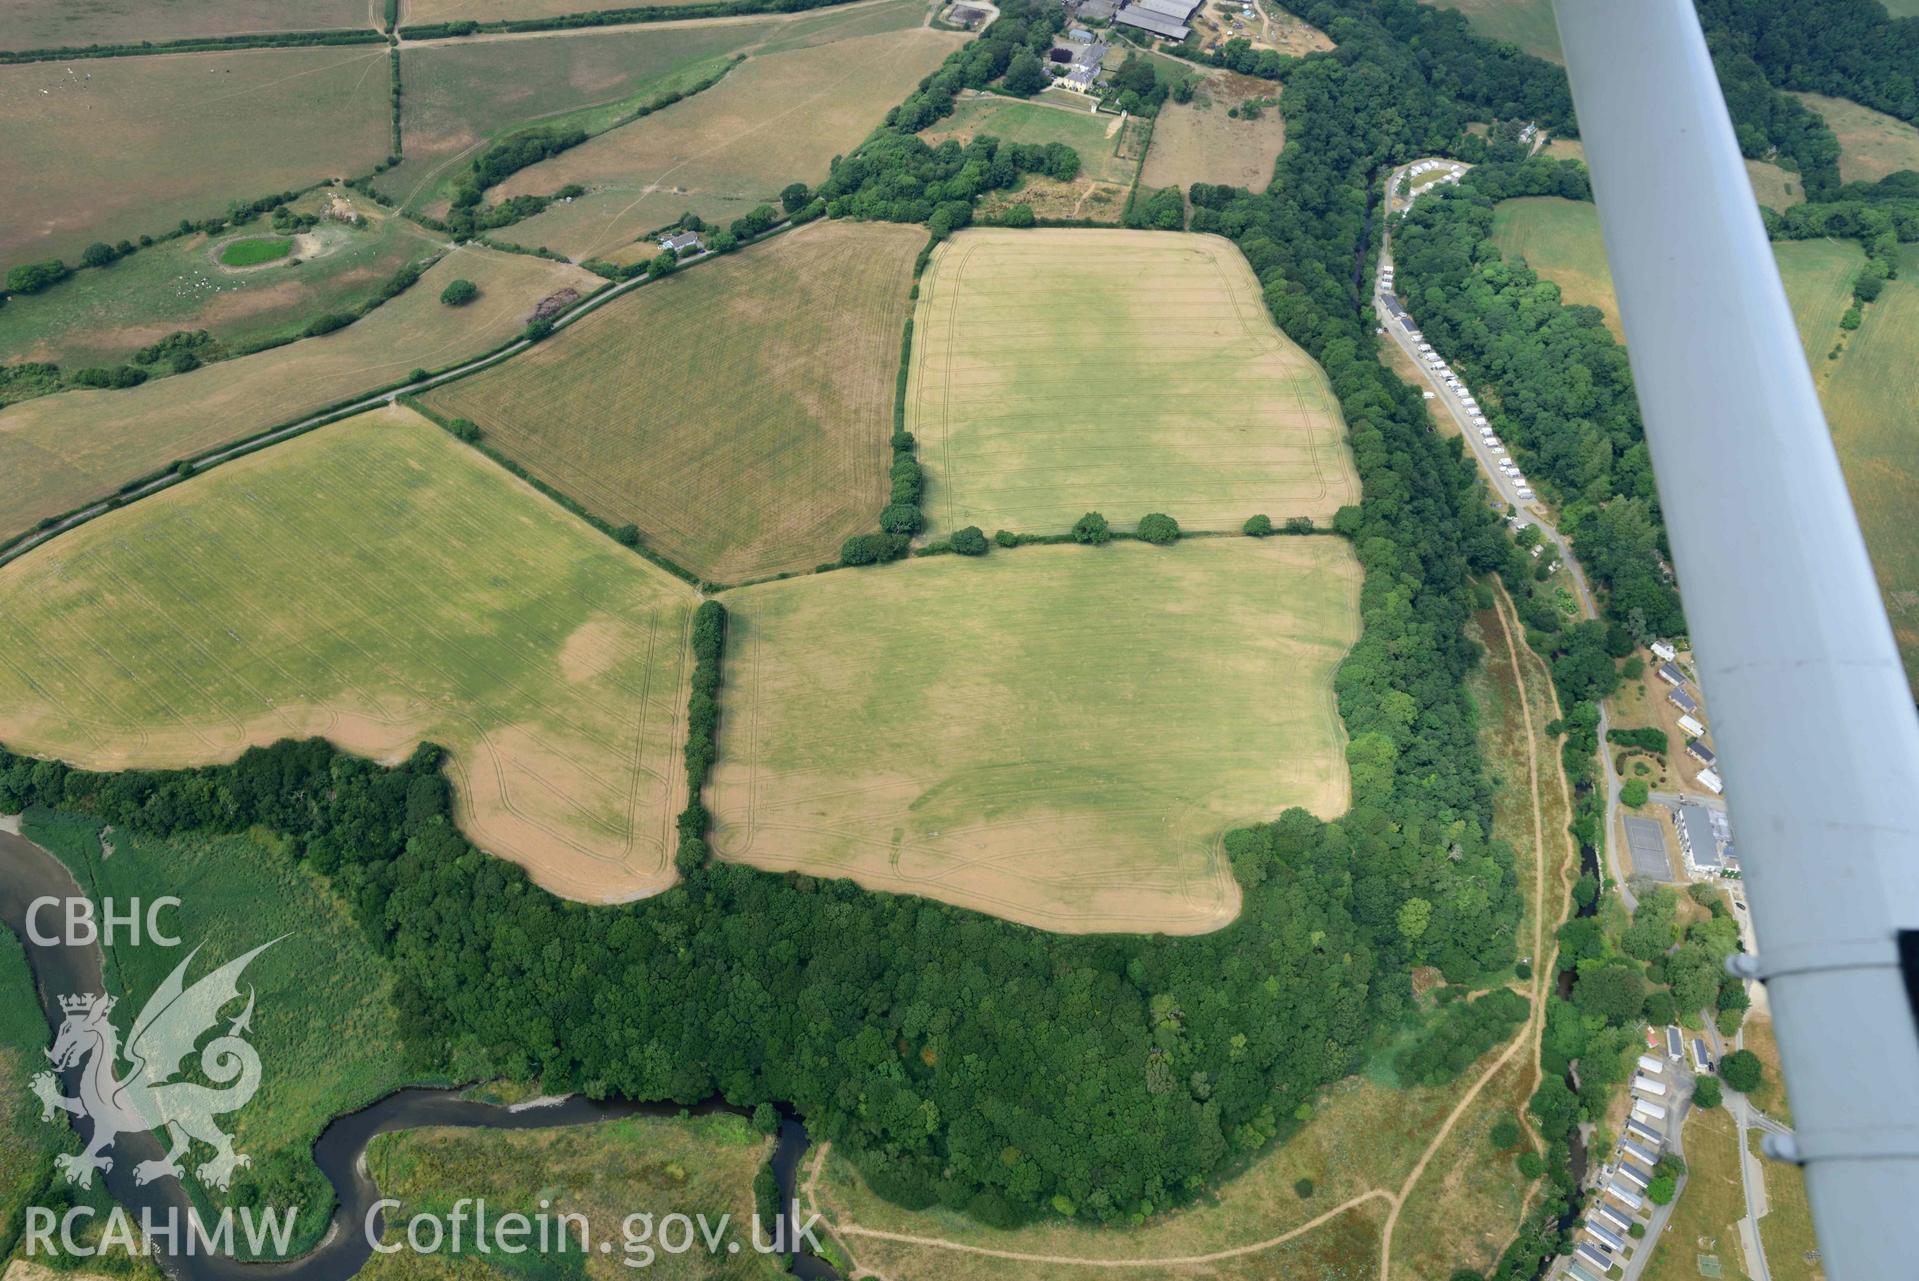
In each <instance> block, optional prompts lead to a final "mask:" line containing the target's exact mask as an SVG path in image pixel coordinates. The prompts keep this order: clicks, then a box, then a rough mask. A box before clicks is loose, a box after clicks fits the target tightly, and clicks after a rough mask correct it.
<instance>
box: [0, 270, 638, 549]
mask: <svg viewBox="0 0 1919 1281" xmlns="http://www.w3.org/2000/svg"><path fill="white" fill-rule="evenodd" d="M261 274H262V275H267V274H270V273H266V272H262V273H261ZM461 278H464V279H468V280H471V281H473V282H474V283H476V284H477V285H478V286H479V287H480V297H479V299H478V300H477V301H475V302H473V303H471V304H469V305H467V306H465V307H448V306H444V305H443V304H442V303H441V302H440V291H441V290H442V289H444V288H445V287H446V284H447V282H448V281H450V280H455V279H461ZM603 283H604V282H602V281H601V280H600V279H599V277H597V276H594V275H592V274H591V273H589V272H585V271H581V270H579V269H578V268H576V267H569V266H566V265H564V264H562V263H553V262H547V261H544V260H542V259H539V258H531V257H527V256H525V255H522V254H506V253H499V252H496V251H494V250H491V249H480V248H475V247H473V246H467V247H464V248H461V249H456V250H454V251H452V252H451V253H449V254H448V255H447V256H446V257H445V258H444V259H442V260H441V261H440V262H438V263H436V264H435V265H434V267H433V269H432V270H431V271H428V272H427V273H426V274H425V275H424V276H422V277H421V278H420V280H419V281H418V283H416V284H415V285H414V286H413V287H412V288H411V289H409V290H407V291H406V292H405V293H403V294H401V295H400V296H399V297H397V298H395V299H393V300H392V301H390V302H388V303H386V304H385V305H384V306H382V307H380V308H379V309H378V310H376V311H374V312H373V313H372V314H370V315H368V316H366V317H365V318H364V319H362V320H360V321H358V322H356V323H355V324H352V325H349V326H347V327H346V328H345V329H341V330H339V331H337V332H335V333H331V334H327V335H325V336H323V337H320V338H306V339H302V340H301V341H299V342H296V343H291V344H289V345H287V346H285V347H276V348H274V349H273V350H272V351H263V352H258V353H255V354H254V355H251V356H243V357H241V358H239V359H237V360H225V361H221V362H219V363H218V364H214V365H209V366H207V367H206V368H204V369H196V370H194V371H193V372H192V373H187V374H177V375H175V376H173V377H171V378H163V379H160V380H158V381H155V382H150V383H146V384H144V385H142V386H139V387H134V388H130V389H128V390H126V391H69V392H62V393H60V394H59V395H57V396H44V397H42V398H40V399H39V400H29V401H24V402H22V403H20V404H17V405H11V406H9V407H8V408H6V409H5V410H0V475H5V476H7V477H8V478H9V481H10V483H9V484H7V485H5V486H0V538H5V537H11V536H12V535H14V534H17V533H21V532H23V531H25V530H26V529H28V528H30V527H31V526H32V525H33V524H34V523H35V522H37V521H39V520H40V519H42V518H43V517H47V516H53V515H57V514H59V513H62V512H67V511H71V510H73V509H74V508H76V507H80V506H83V505H85V504H87V503H90V502H94V501H97V500H99V499H102V498H106V497H108V496H109V495H111V494H112V493H113V492H114V491H115V490H117V489H118V488H119V487H120V486H121V485H123V484H125V483H127V482H128V481H131V480H134V479H137V478H139V477H141V476H145V475H148V474H151V473H153V472H158V471H163V470H165V469H166V467H167V466H168V465H169V464H170V463H171V462H173V460H175V459H178V458H184V457H187V456H188V455H191V454H196V453H199V452H200V451H202V450H206V449H211V448H213V447H214V446H217V445H221V444H225V443H227V442H229V441H234V440H239V439H243V438H244V437H247V436H251V435H254V434H256V433H258V432H260V431H264V430H265V429H267V428H269V427H274V426H278V425H281V424H284V423H288V422H292V421H294V420H295V419H297V418H299V417H301V416H302V415H305V414H312V413H315V412H318V411H319V410H322V409H326V408H327V407H329V406H332V405H337V404H339V403H340V402H342V401H345V400H350V399H352V398H353V397H355V396H358V395H362V394H364V393H366V392H370V391H373V390H375V389H377V388H381V387H387V386H391V385H392V384H394V383H397V382H401V381H404V380H405V378H406V376H407V375H408V374H409V373H410V372H411V371H412V370H414V369H415V368H425V369H443V368H446V367H447V366H449V365H454V364H457V363H459V362H460V361H461V360H463V359H467V358H471V357H473V356H478V355H480V354H482V353H483V352H487V351H490V350H492V349H493V348H494V347H497V346H499V345H500V344H501V343H503V342H505V341H507V340H508V339H510V338H512V337H513V336H514V335H516V334H517V333H519V331H520V330H521V329H523V328H525V326H526V322H527V320H528V318H529V317H530V316H531V315H532V312H533V309H534V308H535V307H536V306H537V305H539V302H540V300H541V299H542V298H545V297H547V296H548V295H550V294H553V293H555V292H557V291H559V290H562V289H569V288H570V289H576V290H579V291H581V292H586V291H589V290H591V289H594V288H596V287H598V286H600V285H602V284H603ZM5 310H6V311H12V310H13V308H12V307H7V308H5ZM309 319H310V317H309ZM158 336H159V335H157V334H156V335H155V337H158ZM148 341H152V339H148ZM14 478H20V479H19V481H18V483H12V482H13V480H14Z"/></svg>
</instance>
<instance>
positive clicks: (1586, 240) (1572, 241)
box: [1493, 197, 1919, 679]
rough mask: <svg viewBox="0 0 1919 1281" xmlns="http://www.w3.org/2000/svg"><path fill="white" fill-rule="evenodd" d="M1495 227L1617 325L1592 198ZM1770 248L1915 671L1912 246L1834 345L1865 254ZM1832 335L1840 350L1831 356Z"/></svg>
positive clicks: (1916, 356)
mask: <svg viewBox="0 0 1919 1281" xmlns="http://www.w3.org/2000/svg"><path fill="white" fill-rule="evenodd" d="M1493 228H1494V231H1493V235H1494V239H1495V241H1496V242H1497V243H1498V244H1499V247H1500V249H1501V251H1502V252H1504V253H1505V254H1506V255H1507V256H1508V257H1512V256H1523V257H1524V258H1525V259H1526V260H1527V262H1529V263H1530V264H1531V265H1532V266H1533V268H1534V269H1535V270H1537V271H1538V272H1539V273H1540V274H1541V275H1543V276H1545V277H1547V278H1548V279H1550V280H1552V281H1554V282H1555V283H1556V284H1558V285H1559V287H1560V290H1561V292H1562V293H1563V295H1564V296H1565V299H1566V301H1567V302H1569V303H1572V302H1577V303H1587V304H1590V305H1593V306H1596V307H1599V308H1600V309H1601V310H1602V311H1603V312H1605V314H1606V318H1607V323H1608V324H1609V325H1611V326H1612V328H1613V331H1614V333H1615V334H1618V333H1619V332H1620V330H1619V322H1618V308H1617V305H1616V303H1615V302H1614V300H1613V294H1612V275H1611V272H1610V271H1609V270H1608V269H1607V267H1606V259H1605V249H1604V245H1603V243H1602V241H1601V238H1600V233H1599V219H1598V214H1597V213H1596V211H1595V210H1594V208H1593V206H1592V205H1590V204H1584V203H1579V202H1575V201H1570V200H1560V199H1557V198H1554V197H1540V198H1528V199H1522V200H1508V201H1504V202H1502V203H1501V204H1500V205H1499V208H1498V210H1497V211H1496V212H1495V215H1494V223H1493ZM1773 252H1774V254H1775V256H1776V257H1777V258H1778V260H1779V271H1780V276H1781V278H1782V279H1783V280H1784V282H1785V286H1786V296H1787V298H1788V299H1789V300H1790V302H1791V303H1792V309H1793V315H1794V317H1795V318H1796V319H1797V320H1798V323H1799V339H1800V341H1801V342H1802V343H1803V344H1804V345H1805V348H1806V356H1807V359H1808V360H1809V361H1810V362H1811V365H1812V372H1813V378H1814V380H1815V382H1816V383H1817V384H1818V386H1819V398H1820V402H1821V404H1823V405H1824V407H1825V410H1826V421H1827V425H1828V426H1829V427H1830V428H1831V429H1832V438H1833V444H1834V445H1835V446H1836V447H1837V449H1838V451H1839V461H1840V463H1841V464H1842V465H1843V466H1844V467H1845V471H1846V483H1847V484H1848V486H1850V488H1851V490H1852V495H1853V505H1854V507H1855V508H1857V510H1858V512H1859V522H1860V525H1861V526H1862V527H1863V528H1864V530H1865V535H1866V545H1867V547H1868V549H1870V551H1871V553H1872V558H1873V567H1874V569H1875V571H1876V572H1877V574H1878V577H1879V585H1880V590H1881V592H1882V594H1883V595H1884V597H1885V601H1886V609H1887V612H1888V614H1890V615H1891V617H1892V624H1893V631H1894V633H1895V635H1896V636H1897V638H1898V641H1899V647H1900V650H1901V652H1902V653H1903V654H1904V655H1905V659H1906V670H1907V671H1908V672H1909V673H1910V674H1912V675H1913V677H1914V678H1915V679H1919V530H1916V529H1915V528H1914V526H1913V524H1912V522H1911V521H1909V520H1907V519H1905V517H1906V513H1908V512H1910V511H1912V510H1914V508H1915V506H1919V426H1915V423H1919V388H1915V386H1914V383H1913V380H1912V378H1911V370H1912V368H1913V366H1914V362H1915V361H1919V284H1915V283H1914V277H1915V275H1919V251H1915V250H1913V249H1912V248H1910V247H1907V248H1906V249H1905V250H1904V251H1903V253H1904V257H1903V258H1902V260H1901V265H1900V278H1899V279H1897V280H1894V281H1892V282H1890V283H1889V284H1888V285H1887V286H1886V289H1885V292H1884V293H1882V294H1881V295H1880V297H1879V301H1877V302H1876V303H1874V304H1873V305H1872V306H1870V307H1868V308H1867V309H1866V313H1865V321H1864V323H1863V324H1862V325H1861V326H1860V327H1859V329H1858V330H1857V331H1855V332H1854V333H1852V334H1850V335H1844V336H1843V342H1842V343H1841V339H1842V331H1841V330H1840V329H1839V318H1840V316H1841V315H1843V314H1844V313H1845V310H1846V308H1847V307H1848V306H1850V305H1851V302H1852V278H1853V276H1854V274H1855V273H1856V272H1857V271H1858V270H1859V265H1860V263H1861V262H1863V261H1864V259H1863V257H1862V255H1861V252H1860V249H1859V246H1858V245H1856V244H1854V243H1853V242H1851V241H1829V240H1802V241H1790V242H1782V243H1779V244H1775V245H1774V246H1773ZM1835 343H1840V354H1839V356H1838V357H1837V358H1836V359H1829V358H1828V353H1829V352H1831V351H1832V350H1833V348H1834V346H1835Z"/></svg>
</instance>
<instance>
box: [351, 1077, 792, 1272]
mask: <svg viewBox="0 0 1919 1281" xmlns="http://www.w3.org/2000/svg"><path fill="white" fill-rule="evenodd" d="M770 1147H771V1143H770V1141H769V1140H767V1139H765V1138H763V1137H761V1136H760V1135H759V1134H758V1133H756V1132H755V1131H754V1130H753V1128H752V1127H751V1126H750V1125H748V1124H747V1122H746V1120H745V1119H744V1118H742V1117H738V1116H733V1115H731V1114H728V1113H717V1114H714V1115H711V1116H689V1117H687V1118H685V1119H683V1120H682V1119H677V1118H672V1117H631V1118H627V1119H624V1120H619V1121H606V1122H602V1123H599V1124H595V1125H583V1126H573V1127H567V1128H564V1129H556V1130H528V1131H518V1132H499V1131H486V1130H412V1131H408V1132H405V1133H401V1134H387V1135H382V1136H380V1137H379V1138H377V1139H375V1140H374V1141H373V1144H372V1146H371V1147H370V1148H369V1149H368V1155H367V1170H368V1172H369V1173H370V1174H371V1175H372V1176H373V1178H374V1181H375V1182H377V1183H378V1184H379V1185H380V1191H381V1193H382V1194H383V1195H385V1196H390V1197H394V1198H396V1199H398V1200H399V1201H400V1202H401V1203H402V1208H401V1209H399V1210H397V1211H394V1212H392V1213H390V1214H389V1215H388V1216H387V1225H388V1226H387V1237H386V1239H387V1240H388V1241H389V1242H398V1241H401V1240H402V1239H403V1233H402V1231H401V1229H400V1227H396V1226H395V1224H396V1222H397V1223H398V1224H400V1225H404V1223H405V1221H406V1220H407V1219H408V1218H410V1217H411V1216H412V1215H415V1214H420V1213H428V1214H434V1215H447V1214H449V1213H451V1211H452V1209H453V1206H454V1203H455V1202H456V1201H458V1200H459V1199H460V1198H462V1197H475V1198H479V1197H484V1198H485V1199H486V1206H487V1214H488V1216H489V1217H490V1218H491V1217H494V1216H498V1215H503V1214H507V1213H511V1212H516V1211H517V1212H519V1213H522V1214H526V1215H529V1216H533V1215H537V1214H539V1213H541V1207H543V1206H546V1207H548V1208H547V1209H546V1211H545V1213H547V1214H548V1215H552V1216H558V1215H561V1214H577V1215H581V1216H583V1217H584V1218H585V1219H586V1221H587V1223H588V1225H589V1230H590V1233H591V1236H590V1238H589V1243H590V1244H591V1245H593V1247H594V1253H592V1254H591V1255H590V1256H589V1255H587V1254H586V1253H584V1252H582V1250H581V1248H580V1244H579V1241H578V1239H577V1237H575V1238H573V1239H572V1244H571V1246H570V1247H567V1246H563V1245H561V1244H560V1243H559V1242H558V1241H554V1242H552V1243H551V1245H552V1248H551V1249H547V1250H541V1249H540V1248H539V1247H538V1245H537V1244H535V1245H534V1248H533V1249H532V1250H531V1251H530V1252H529V1253H528V1254H526V1255H524V1256H521V1257H520V1258H518V1259H502V1257H501V1256H500V1255H499V1254H497V1253H496V1254H494V1255H493V1256H492V1257H491V1258H490V1259H487V1260H482V1259H480V1258H478V1257H475V1255H474V1254H473V1252H472V1247H471V1240H470V1237H469V1240H468V1244H467V1251H466V1253H465V1256H464V1257H462V1256H460V1255H456V1254H455V1253H454V1252H453V1251H452V1250H451V1249H449V1248H445V1247H443V1248H442V1249H441V1251H439V1252H437V1253H434V1254H430V1255H426V1256H420V1255H416V1254H414V1253H413V1252H412V1251H411V1250H403V1251H402V1252H400V1253H398V1254H391V1255H386V1254H376V1255H375V1256H374V1257H373V1259H372V1260H371V1261H370V1262H369V1263H368V1265H367V1267H366V1269H365V1270H364V1271H362V1272H361V1273H360V1274H359V1275H360V1276H361V1277H362V1278H364V1279H365V1281H423V1279H424V1278H441V1277H462V1278H465V1277H471V1278H495V1279H497V1278H499V1277H500V1276H501V1275H502V1273H504V1274H505V1275H507V1276H524V1277H539V1278H554V1279H556V1281H560V1279H566V1278H582V1279H583V1278H592V1279H593V1281H612V1279H613V1278H615V1277H623V1276H628V1277H630V1276H633V1275H635V1274H636V1272H638V1273H640V1274H641V1275H645V1276H649V1277H653V1276H658V1277H666V1278H687V1279H690V1278H696V1277H697V1278H703V1279H707V1281H721V1279H725V1281H735V1279H744V1278H759V1279H761V1281H773V1278H777V1277H780V1276H783V1275H785V1272H784V1269H783V1268H782V1267H781V1266H780V1262H779V1261H778V1260H777V1259H775V1258H773V1257H771V1256H768V1255H763V1254H759V1253H756V1252H755V1251H754V1250H753V1248H752V1245H751V1242H752V1239H753V1237H752V1231H753V1228H752V1217H753V1213H754V1200H753V1176H754V1175H755V1174H756V1173H757V1172H758V1170H759V1168H760V1167H761V1166H763V1165H764V1164H765V1162H766V1158H767V1154H768V1151H769V1149H770ZM637 1214H644V1215H651V1216H652V1218H653V1221H654V1222H655V1223H658V1221H660V1220H662V1219H664V1218H665V1217H666V1216H668V1215H672V1214H685V1215H689V1216H692V1215H701V1214H703V1215H705V1216H706V1220H707V1225H708V1229H709V1230H710V1231H714V1232H716V1233H717V1232H720V1231H722V1229H720V1228H719V1226H718V1224H719V1221H720V1218H721V1216H723V1215H724V1216H729V1217H728V1219H727V1227H726V1228H725V1229H724V1233H725V1235H724V1236H723V1237H721V1238H720V1240H721V1244H720V1246H719V1247H718V1249H719V1256H718V1257H717V1258H714V1257H712V1256H710V1255H709V1254H708V1253H707V1250H706V1247H705V1245H704V1244H703V1243H701V1242H700V1241H699V1239H698V1237H697V1235H696V1237H695V1245H694V1248H693V1249H692V1250H691V1251H689V1252H687V1253H683V1254H673V1253H668V1252H666V1251H664V1250H661V1249H660V1248H659V1245H658V1241H657V1239H648V1240H646V1241H643V1242H637V1243H636V1244H635V1245H634V1246H633V1248H632V1251H631V1252H630V1253H629V1252H628V1250H627V1241H628V1236H627V1230H626V1228H625V1226H624V1225H625V1224H626V1222H627V1220H628V1219H629V1218H630V1216H632V1215H637ZM631 1230H632V1233H633V1236H634V1237H635V1238H638V1237H639V1236H640V1225H638V1224H637V1223H635V1224H633V1225H632V1228H631ZM469 1231H470V1229H469ZM771 1232H772V1225H771V1224H768V1225H767V1226H766V1228H765V1230H764V1235H763V1236H762V1238H761V1239H762V1240H765V1239H766V1238H767V1236H770V1234H771ZM671 1235H672V1234H671V1233H670V1232H669V1236H671ZM600 1241H609V1242H611V1243H612V1245H613V1250H612V1252H611V1253H610V1255H608V1254H600V1253H598V1250H597V1246H598V1243H599V1242H600ZM673 1241H674V1243H675V1244H677V1243H678V1239H677V1237H673ZM729 1241H732V1242H738V1243H739V1247H740V1249H739V1253H738V1254H728V1253H727V1252H726V1242H729ZM648 1245H650V1246H651V1247H652V1249H653V1251H654V1253H653V1254H652V1257H651V1258H648V1257H647V1255H646V1253H645V1247H646V1246H648ZM494 1264H499V1265H500V1266H499V1267H498V1268H496V1267H494V1266H492V1265H494Z"/></svg>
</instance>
